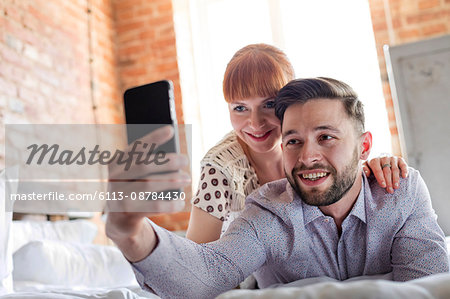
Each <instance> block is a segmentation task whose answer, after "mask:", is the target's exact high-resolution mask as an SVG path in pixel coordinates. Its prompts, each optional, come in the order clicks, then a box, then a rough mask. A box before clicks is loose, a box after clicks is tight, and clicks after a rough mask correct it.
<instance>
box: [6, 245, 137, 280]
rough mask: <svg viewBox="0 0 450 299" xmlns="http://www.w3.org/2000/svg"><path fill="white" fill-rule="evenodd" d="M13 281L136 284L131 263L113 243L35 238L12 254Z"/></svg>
mask: <svg viewBox="0 0 450 299" xmlns="http://www.w3.org/2000/svg"><path fill="white" fill-rule="evenodd" d="M13 263H14V271H13V279H14V281H25V280H27V281H34V282H37V283H42V284H50V285H58V286H64V287H72V288H73V287H75V286H77V287H88V288H95V287H107V288H111V287H122V286H130V285H136V284H137V282H136V279H135V276H134V273H133V270H132V269H131V265H130V264H129V263H128V261H127V260H126V259H125V258H124V257H123V255H122V253H121V252H120V251H119V249H117V248H116V247H113V246H103V245H94V244H80V243H68V242H61V241H45V242H44V241H32V242H30V243H28V244H26V245H24V246H23V247H22V248H20V249H19V250H17V251H16V253H14V255H13Z"/></svg>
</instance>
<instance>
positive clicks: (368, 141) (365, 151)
mask: <svg viewBox="0 0 450 299" xmlns="http://www.w3.org/2000/svg"><path fill="white" fill-rule="evenodd" d="M371 149H372V133H370V132H369V131H367V132H365V133H363V134H362V136H361V156H360V159H361V160H367V158H369V154H370V150H371Z"/></svg>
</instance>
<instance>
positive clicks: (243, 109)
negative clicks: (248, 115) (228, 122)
mask: <svg viewBox="0 0 450 299" xmlns="http://www.w3.org/2000/svg"><path fill="white" fill-rule="evenodd" d="M233 110H234V111H237V112H242V111H245V107H244V106H236V107H234V108H233Z"/></svg>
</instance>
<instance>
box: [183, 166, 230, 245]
mask: <svg viewBox="0 0 450 299" xmlns="http://www.w3.org/2000/svg"><path fill="white" fill-rule="evenodd" d="M231 191H232V190H231V188H230V184H229V182H228V179H227V177H226V176H225V175H224V174H223V173H222V172H220V171H219V170H218V169H216V168H215V167H212V166H205V167H204V168H203V169H202V172H201V174H200V182H199V186H198V191H197V193H196V195H195V196H194V198H193V199H192V209H191V217H190V219H189V227H188V230H187V234H186V237H187V238H188V239H190V240H192V241H194V242H196V243H209V242H213V241H216V240H218V239H219V238H220V234H221V232H222V225H223V221H225V219H226V218H227V216H228V213H229V207H230V205H229V198H230V197H231Z"/></svg>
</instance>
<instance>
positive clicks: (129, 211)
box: [106, 126, 190, 262]
mask: <svg viewBox="0 0 450 299" xmlns="http://www.w3.org/2000/svg"><path fill="white" fill-rule="evenodd" d="M173 133H174V132H173V129H172V127H170V126H166V127H163V128H160V129H158V130H155V131H154V132H152V133H150V134H149V135H147V136H145V137H143V138H142V139H141V140H140V141H141V145H142V144H145V143H146V144H149V145H150V144H155V145H156V146H159V145H161V144H164V143H166V142H167V141H168V140H170V138H171V137H172V136H173ZM131 148H132V145H130V147H129V149H128V151H129V150H131ZM165 157H166V159H167V162H166V163H163V164H158V163H150V164H142V163H141V164H137V163H134V161H133V163H131V167H130V168H129V169H125V168H124V166H123V164H120V163H112V164H111V165H110V166H109V188H108V191H109V192H115V194H120V196H119V195H116V196H117V197H120V198H121V200H117V201H108V202H107V211H108V219H107V222H106V235H107V236H108V237H109V238H111V239H112V240H113V241H114V242H115V243H116V244H117V246H118V247H119V249H120V250H121V251H122V253H123V254H124V256H125V257H126V258H127V259H128V260H129V261H130V262H137V261H140V260H142V259H144V258H145V257H147V256H148V255H149V254H150V253H151V252H152V250H153V249H154V248H155V246H156V244H157V238H156V235H155V233H154V231H153V228H152V227H151V225H150V223H149V222H148V221H146V217H148V216H151V215H153V214H155V213H161V212H173V211H176V210H179V209H180V208H182V207H184V201H182V200H160V199H158V200H151V197H150V199H149V198H147V200H142V199H140V198H139V195H143V194H144V195H145V196H144V197H147V195H148V194H151V193H157V192H158V193H159V192H161V191H164V190H176V189H182V188H183V187H184V186H186V185H188V184H189V183H190V177H189V175H188V174H187V173H185V172H183V171H181V170H180V169H182V168H183V167H185V166H186V165H187V164H188V160H187V158H186V157H185V156H183V155H180V154H177V153H167V154H166V156H165ZM134 158H135V157H134ZM149 160H152V159H149ZM150 192H151V193H150Z"/></svg>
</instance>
